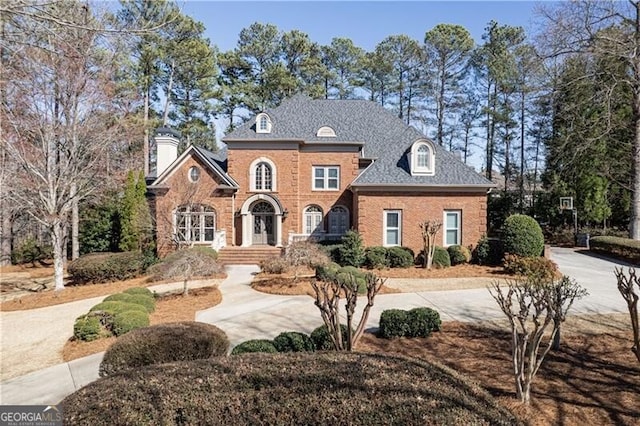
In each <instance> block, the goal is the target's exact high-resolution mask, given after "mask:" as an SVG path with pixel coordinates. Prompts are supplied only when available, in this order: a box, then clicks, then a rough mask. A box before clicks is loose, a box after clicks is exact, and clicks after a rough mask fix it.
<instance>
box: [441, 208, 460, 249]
mask: <svg viewBox="0 0 640 426" xmlns="http://www.w3.org/2000/svg"><path fill="white" fill-rule="evenodd" d="M460 216H461V212H460V210H445V212H444V245H445V246H453V245H460V242H461V238H460V228H461V227H460Z"/></svg>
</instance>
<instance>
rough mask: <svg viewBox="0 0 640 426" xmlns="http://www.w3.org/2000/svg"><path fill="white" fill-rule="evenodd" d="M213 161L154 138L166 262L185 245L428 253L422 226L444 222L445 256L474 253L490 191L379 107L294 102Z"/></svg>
mask: <svg viewBox="0 0 640 426" xmlns="http://www.w3.org/2000/svg"><path fill="white" fill-rule="evenodd" d="M223 141H224V142H225V144H226V146H227V147H226V149H225V150H223V151H221V152H217V153H212V152H209V151H207V150H204V149H202V148H197V147H194V146H190V147H189V148H187V150H186V151H185V152H184V153H183V154H182V155H180V156H179V157H177V145H178V135H177V134H175V133H174V132H173V131H171V130H169V129H159V130H158V136H157V137H156V143H157V148H158V151H157V174H158V176H157V178H155V180H154V181H153V183H152V184H151V185H150V186H149V189H150V190H151V191H152V192H153V194H154V196H153V201H154V202H153V205H154V212H155V216H156V221H157V238H158V248H159V251H160V253H161V255H163V254H166V253H167V252H168V251H170V250H172V249H173V248H175V247H176V246H177V245H179V244H203V245H210V246H212V247H214V248H216V249H220V248H222V247H225V246H242V247H253V246H265V245H267V246H269V245H270V246H277V247H280V246H285V245H287V244H288V243H291V242H292V241H297V240H301V239H309V238H311V239H316V240H321V239H339V238H340V237H341V236H342V235H343V234H344V233H345V232H347V231H348V230H349V229H355V230H357V231H358V232H360V234H361V235H362V238H363V240H364V244H365V245H366V246H407V247H410V248H412V249H413V250H414V251H416V253H417V252H418V251H419V250H420V249H421V248H422V237H421V234H420V229H419V227H418V224H419V223H420V222H422V221H424V220H427V219H429V220H441V221H442V222H443V224H444V225H443V227H442V230H441V231H440V232H439V234H438V236H437V243H438V245H441V246H449V245H452V244H462V245H465V246H470V245H475V244H476V243H477V241H478V239H479V238H480V237H481V236H482V234H483V233H485V232H486V202H487V191H488V189H489V188H491V187H493V186H495V185H494V184H492V183H491V182H490V181H488V180H486V179H485V178H484V177H482V176H481V175H479V174H478V173H476V172H475V171H474V170H473V169H471V168H470V167H468V166H466V165H465V164H463V163H462V162H461V161H460V160H458V159H457V158H456V156H455V155H453V154H451V153H449V152H447V151H446V150H445V149H444V148H442V147H439V146H436V145H435V144H434V143H433V142H432V141H431V140H429V139H427V138H426V137H425V136H424V135H423V134H421V133H420V132H418V131H417V130H415V129H414V128H412V127H409V126H407V125H405V124H404V123H403V122H402V120H400V119H398V118H397V117H395V116H394V115H393V114H392V113H390V112H389V111H387V110H385V109H384V108H382V107H381V106H379V105H378V104H376V103H374V102H370V101H364V100H312V99H310V98H308V97H306V96H303V95H298V96H295V97H293V98H291V99H288V100H286V101H284V102H283V103H282V104H281V105H280V106H279V107H277V108H274V109H272V110H268V111H265V112H262V113H259V114H258V115H257V116H256V117H255V118H254V119H252V120H250V121H249V122H247V123H245V124H244V125H243V126H241V127H239V128H238V129H236V130H235V131H233V132H231V133H230V134H228V135H227V136H226V137H224V138H223Z"/></svg>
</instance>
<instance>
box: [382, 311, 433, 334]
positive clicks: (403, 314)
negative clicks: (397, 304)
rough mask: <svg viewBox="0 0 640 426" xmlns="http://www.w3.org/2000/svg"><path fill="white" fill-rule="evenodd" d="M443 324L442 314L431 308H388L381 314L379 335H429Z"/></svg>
mask: <svg viewBox="0 0 640 426" xmlns="http://www.w3.org/2000/svg"><path fill="white" fill-rule="evenodd" d="M441 324H442V321H441V320H440V314H439V313H438V312H437V311H436V310H434V309H431V308H414V309H411V310H409V311H405V310H402V309H387V310H385V311H383V312H382V314H381V315H380V330H379V332H378V335H379V336H380V337H382V338H385V339H390V338H393V337H427V336H429V334H431V332H432V331H439V330H440V325H441Z"/></svg>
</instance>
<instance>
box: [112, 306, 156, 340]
mask: <svg viewBox="0 0 640 426" xmlns="http://www.w3.org/2000/svg"><path fill="white" fill-rule="evenodd" d="M148 325H149V314H148V313H146V312H140V311H124V312H119V313H117V314H115V315H114V316H113V330H112V331H113V334H115V335H116V336H122V335H123V334H126V333H128V332H130V331H131V330H135V329H136V328H142V327H147V326H148Z"/></svg>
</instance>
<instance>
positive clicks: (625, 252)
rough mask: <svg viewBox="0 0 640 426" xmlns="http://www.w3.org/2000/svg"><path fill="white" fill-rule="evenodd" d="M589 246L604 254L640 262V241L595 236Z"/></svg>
mask: <svg viewBox="0 0 640 426" xmlns="http://www.w3.org/2000/svg"><path fill="white" fill-rule="evenodd" d="M589 248H590V249H591V250H592V251H595V252H597V253H602V254H609V255H613V256H617V257H621V258H623V259H626V260H628V261H631V262H636V263H638V262H640V241H638V240H632V239H630V238H621V237H610V236H602V237H593V238H591V239H590V240H589Z"/></svg>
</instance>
